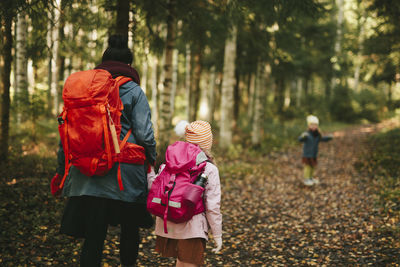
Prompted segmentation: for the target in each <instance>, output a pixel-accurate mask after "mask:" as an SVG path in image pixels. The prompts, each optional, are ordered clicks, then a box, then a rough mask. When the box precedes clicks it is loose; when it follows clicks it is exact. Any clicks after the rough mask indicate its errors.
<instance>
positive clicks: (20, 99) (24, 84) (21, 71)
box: [14, 12, 29, 127]
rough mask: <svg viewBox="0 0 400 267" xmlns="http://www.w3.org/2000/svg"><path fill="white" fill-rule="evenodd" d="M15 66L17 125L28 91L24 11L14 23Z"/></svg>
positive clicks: (26, 103) (25, 105)
mask: <svg viewBox="0 0 400 267" xmlns="http://www.w3.org/2000/svg"><path fill="white" fill-rule="evenodd" d="M16 25H17V26H16V53H15V55H16V56H15V57H16V60H15V61H16V64H15V66H16V68H15V76H16V79H15V82H14V88H15V91H14V92H15V95H14V103H15V106H16V112H17V127H18V125H19V124H20V123H21V118H22V113H23V110H24V107H25V108H26V107H28V105H29V92H28V55H27V47H26V44H27V41H28V40H27V30H28V28H27V17H26V13H25V12H21V13H19V14H18V15H17V23H16Z"/></svg>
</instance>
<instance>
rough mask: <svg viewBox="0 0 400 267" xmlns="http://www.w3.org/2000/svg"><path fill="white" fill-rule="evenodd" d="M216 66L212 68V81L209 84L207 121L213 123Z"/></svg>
mask: <svg viewBox="0 0 400 267" xmlns="http://www.w3.org/2000/svg"><path fill="white" fill-rule="evenodd" d="M215 78H216V73H215V66H212V67H211V70H210V80H209V83H208V96H207V99H208V117H207V121H208V122H209V123H212V122H213V121H214V103H215Z"/></svg>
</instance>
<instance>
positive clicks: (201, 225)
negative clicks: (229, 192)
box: [148, 121, 222, 267]
mask: <svg viewBox="0 0 400 267" xmlns="http://www.w3.org/2000/svg"><path fill="white" fill-rule="evenodd" d="M175 131H176V133H177V134H178V135H181V136H183V135H184V136H185V140H186V142H188V143H192V144H195V145H198V146H199V147H200V148H201V150H202V151H203V152H204V153H203V152H200V154H198V155H197V156H196V164H200V163H201V162H206V165H205V168H204V174H205V175H206V176H207V177H208V182H207V184H206V186H205V191H204V195H203V196H204V206H205V211H204V212H202V213H200V214H197V215H194V216H193V217H192V218H191V219H190V220H189V221H185V222H183V223H173V222H170V221H167V225H166V226H167V229H168V231H167V232H168V233H165V231H164V230H165V229H164V221H163V219H162V218H160V217H156V227H155V233H156V235H157V240H156V248H155V250H156V251H157V252H158V253H160V254H161V256H163V257H174V258H176V259H177V261H176V266H178V267H179V266H200V265H203V264H204V251H205V248H206V241H207V240H208V231H209V229H208V228H209V227H210V228H211V232H212V236H213V239H214V242H215V245H216V247H215V248H214V249H213V252H215V253H218V252H219V251H220V249H221V247H222V215H221V212H220V202H221V187H220V179H219V172H218V168H217V166H216V165H215V163H213V158H212V157H211V154H210V152H211V146H212V140H213V136H212V132H211V126H210V124H209V123H208V122H206V121H194V122H192V123H190V124H189V123H188V122H185V121H181V122H180V123H178V125H177V126H176V127H175ZM189 154H190V153H180V154H177V155H175V154H174V156H173V157H172V158H173V162H172V161H171V162H170V161H168V162H167V165H168V167H169V168H175V166H176V168H178V167H179V166H183V165H185V164H186V163H187V162H189V161H192V160H193V159H192V158H188V157H189ZM167 160H168V158H167ZM165 166H166V164H162V165H161V166H160V171H159V172H158V173H159V174H160V173H161V172H162V170H163V169H164V168H165ZM148 179H149V185H151V184H152V183H153V181H154V180H155V179H156V177H155V175H154V176H153V177H151V175H150V176H149V178H148Z"/></svg>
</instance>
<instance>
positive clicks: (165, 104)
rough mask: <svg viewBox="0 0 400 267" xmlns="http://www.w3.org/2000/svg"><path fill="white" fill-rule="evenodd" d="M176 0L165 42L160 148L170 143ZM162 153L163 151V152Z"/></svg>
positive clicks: (170, 5)
mask: <svg viewBox="0 0 400 267" xmlns="http://www.w3.org/2000/svg"><path fill="white" fill-rule="evenodd" d="M175 5H176V2H175V0H168V7H167V8H168V16H167V39H166V44H165V62H164V75H165V76H164V82H163V84H164V88H163V92H162V96H161V99H162V102H161V114H160V115H161V116H160V135H159V143H160V146H159V148H160V149H161V150H163V149H166V146H167V145H168V141H169V140H168V139H169V134H168V131H169V130H170V129H171V120H172V113H171V112H172V109H171V101H170V97H171V90H172V74H173V68H172V59H173V51H174V47H175V35H176V32H175V31H176V14H175V8H176V6H175ZM161 153H162V152H161Z"/></svg>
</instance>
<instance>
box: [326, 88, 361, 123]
mask: <svg viewBox="0 0 400 267" xmlns="http://www.w3.org/2000/svg"><path fill="white" fill-rule="evenodd" d="M351 100H352V92H351V91H350V89H349V88H347V87H344V86H340V85H339V86H337V87H336V88H335V90H334V92H333V97H332V101H331V106H330V110H331V114H332V117H333V118H334V119H335V120H339V121H344V122H355V121H356V120H357V114H356V112H355V110H354V107H353V104H352V101H351Z"/></svg>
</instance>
